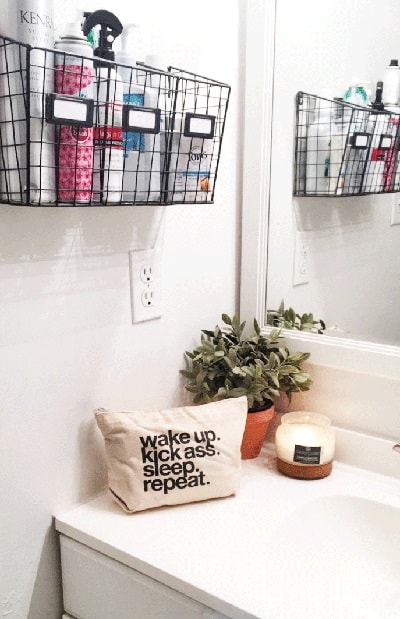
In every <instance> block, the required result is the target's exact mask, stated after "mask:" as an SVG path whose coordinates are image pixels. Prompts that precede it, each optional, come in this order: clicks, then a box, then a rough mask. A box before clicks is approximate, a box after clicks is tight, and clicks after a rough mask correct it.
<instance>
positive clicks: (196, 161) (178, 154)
mask: <svg viewBox="0 0 400 619" xmlns="http://www.w3.org/2000/svg"><path fill="white" fill-rule="evenodd" d="M193 109H195V108H193ZM172 122H174V125H173V130H172V132H170V133H171V135H172V140H171V149H170V151H171V154H170V164H169V170H168V201H172V202H205V201H206V200H207V199H209V197H210V195H212V190H213V187H212V184H213V179H212V178H211V160H212V156H213V148H214V140H213V138H214V122H215V117H213V116H208V115H204V116H203V117H202V115H201V114H191V113H185V114H181V113H179V114H176V115H175V117H174V118H173V119H172ZM194 126H196V129H195V130H194V131H193V129H192V128H193V127H194Z"/></svg>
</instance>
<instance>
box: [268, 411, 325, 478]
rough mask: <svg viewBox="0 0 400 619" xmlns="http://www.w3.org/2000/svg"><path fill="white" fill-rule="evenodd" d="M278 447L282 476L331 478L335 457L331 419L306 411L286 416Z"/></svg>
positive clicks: (279, 429) (281, 428)
mask: <svg viewBox="0 0 400 619" xmlns="http://www.w3.org/2000/svg"><path fill="white" fill-rule="evenodd" d="M275 447H276V454H277V458H278V470H280V471H281V472H283V473H285V474H287V475H292V476H293V477H297V476H300V477H304V478H307V479H312V478H316V477H325V476H326V475H329V473H330V472H331V470H332V461H333V458H334V455H335V433H334V430H333V428H332V427H331V422H330V419H329V418H328V417H326V416H325V415H322V414H320V413H309V412H306V411H294V412H292V413H286V414H285V415H283V416H282V419H281V425H280V426H279V427H278V428H277V431H276V436H275ZM286 465H287V466H286ZM313 469H314V473H315V475H313V474H312V473H313ZM317 469H318V470H317Z"/></svg>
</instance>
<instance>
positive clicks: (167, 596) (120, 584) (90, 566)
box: [60, 535, 227, 619]
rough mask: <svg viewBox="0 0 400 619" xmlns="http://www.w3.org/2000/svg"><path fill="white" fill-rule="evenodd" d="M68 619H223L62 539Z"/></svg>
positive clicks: (67, 538) (205, 608) (79, 545)
mask: <svg viewBox="0 0 400 619" xmlns="http://www.w3.org/2000/svg"><path fill="white" fill-rule="evenodd" d="M60 546H61V562H62V578H63V596H64V610H65V612H66V613H67V614H65V615H64V619H117V618H118V619H225V618H226V617H227V615H222V614H220V613H218V612H216V611H213V610H212V609H210V608H208V607H207V606H204V605H203V604H200V603H199V602H196V601H194V600H192V599H190V598H189V597H187V596H186V595H183V594H182V593H178V592H177V591H175V590H174V589H172V588H170V587H167V586H165V585H163V584H161V583H160V582H157V581H156V580H154V579H153V578H150V577H149V576H145V575H144V574H141V573H140V572H138V571H137V570H134V569H132V568H130V567H128V566H126V565H124V564H122V563H120V562H119V561H115V560H114V559H111V558H110V557H107V556H106V555H104V554H101V553H99V552H97V551H95V550H93V549H92V548H88V547H87V546H85V545H84V544H81V543H80V542H77V541H76V540H73V539H71V538H69V537H67V536H65V535H60Z"/></svg>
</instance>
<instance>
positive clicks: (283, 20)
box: [267, 0, 400, 345]
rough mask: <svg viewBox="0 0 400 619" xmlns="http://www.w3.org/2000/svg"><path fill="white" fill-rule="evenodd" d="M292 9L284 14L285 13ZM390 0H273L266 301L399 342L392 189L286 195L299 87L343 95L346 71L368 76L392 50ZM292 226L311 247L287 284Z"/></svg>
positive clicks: (359, 335)
mask: <svg viewBox="0 0 400 619" xmlns="http://www.w3.org/2000/svg"><path fill="white" fill-rule="evenodd" d="M288 16H290V18H288ZM398 23H400V5H399V3H398V2H397V1H396V0H382V2H380V3H379V10H377V3H376V2H375V1H374V0H363V1H360V0H357V1H356V0H354V1H352V2H346V0H335V2H324V3H321V2H318V0H306V1H305V2H302V3H293V2H291V1H290V0H278V3H277V30H276V32H277V34H276V65H275V66H276V71H275V78H274V118H273V127H274V129H273V138H272V139H273V142H272V181H271V211H270V233H269V247H268V287H267V305H268V307H269V308H276V307H277V306H278V305H279V303H280V301H281V299H282V298H284V299H285V302H286V305H289V304H290V305H292V306H293V307H294V308H295V309H296V310H297V311H299V312H300V313H303V312H309V311H312V312H314V314H316V316H317V318H324V319H325V320H326V322H327V325H328V326H333V325H335V324H338V325H339V326H340V328H341V329H343V330H344V332H345V333H347V334H348V335H349V337H351V338H353V339H361V340H368V341H378V342H380V343H387V344H396V345H399V344H400V327H399V321H398V319H397V305H398V299H399V295H400V256H399V251H398V248H399V245H400V226H394V227H391V226H390V216H391V208H392V204H393V201H394V200H397V201H398V200H399V194H393V195H386V196H374V197H370V196H368V197H360V198H345V199H344V198H342V199H327V198H326V199H320V198H308V199H306V198H299V199H295V200H293V199H292V186H293V183H292V169H293V141H294V140H293V136H294V101H295V94H296V92H297V91H300V90H301V91H304V92H308V93H312V94H317V95H321V96H331V97H332V96H343V94H344V92H345V90H346V89H347V87H348V86H349V85H350V84H351V83H354V80H364V81H369V82H370V83H371V85H373V86H374V85H375V84H376V82H377V80H379V79H382V76H383V71H384V69H385V67H386V65H387V64H388V62H389V60H390V59H391V58H400V42H399V37H398V28H397V27H396V24H398ZM296 230H303V231H304V234H305V238H306V240H307V242H308V244H309V247H310V262H309V271H310V273H309V275H310V281H309V284H305V285H301V286H296V287H293V286H292V278H293V258H294V241H295V232H296Z"/></svg>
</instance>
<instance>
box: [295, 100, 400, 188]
mask: <svg viewBox="0 0 400 619" xmlns="http://www.w3.org/2000/svg"><path fill="white" fill-rule="evenodd" d="M399 148H400V114H398V113H396V112H395V111H391V110H388V109H382V110H377V109H373V108H372V107H371V108H366V107H360V106H357V105H353V104H350V103H344V102H343V101H342V100H336V99H334V100H330V99H325V98H323V97H318V96H316V95H311V94H307V93H304V92H299V93H297V96H296V136H295V149H294V154H295V161H294V188H293V193H294V195H295V196H328V197H329V196H330V197H335V196H342V197H344V196H356V195H364V194H376V193H390V192H396V191H400V162H399Z"/></svg>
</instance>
